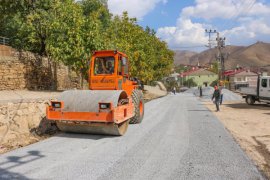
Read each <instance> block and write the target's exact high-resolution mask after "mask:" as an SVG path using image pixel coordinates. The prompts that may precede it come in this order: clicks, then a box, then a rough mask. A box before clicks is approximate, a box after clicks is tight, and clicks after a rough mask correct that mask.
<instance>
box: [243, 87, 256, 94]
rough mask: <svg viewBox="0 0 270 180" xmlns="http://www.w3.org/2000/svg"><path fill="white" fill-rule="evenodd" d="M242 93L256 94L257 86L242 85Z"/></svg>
mask: <svg viewBox="0 0 270 180" xmlns="http://www.w3.org/2000/svg"><path fill="white" fill-rule="evenodd" d="M240 93H241V94H242V95H254V96H255V95H256V94H257V89H256V87H242V88H241V89H240Z"/></svg>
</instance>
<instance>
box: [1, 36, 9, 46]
mask: <svg viewBox="0 0 270 180" xmlns="http://www.w3.org/2000/svg"><path fill="white" fill-rule="evenodd" d="M0 44H1V45H9V38H6V37H2V36H0Z"/></svg>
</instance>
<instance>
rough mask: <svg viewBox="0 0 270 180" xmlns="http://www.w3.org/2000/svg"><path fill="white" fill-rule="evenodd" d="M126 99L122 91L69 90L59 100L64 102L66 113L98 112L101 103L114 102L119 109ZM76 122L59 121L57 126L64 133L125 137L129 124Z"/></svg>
mask: <svg viewBox="0 0 270 180" xmlns="http://www.w3.org/2000/svg"><path fill="white" fill-rule="evenodd" d="M126 98H127V94H126V92H125V91H121V90H115V91H112V90H100V91H98V90H93V91H92V90H69V91H65V92H63V93H62V94H61V95H60V96H59V98H58V100H59V101H62V102H64V108H63V111H64V112H98V111H99V103H100V102H104V103H110V102H112V104H113V106H114V107H117V105H118V102H119V101H121V100H122V99H126ZM75 122H76V123H73V122H63V121H57V122H56V124H57V127H58V128H59V129H60V130H61V131H63V132H73V133H89V134H106V135H123V134H124V133H125V132H126V130H127V127H128V124H129V121H125V122H123V123H121V124H115V123H95V122H88V123H87V122H80V121H75Z"/></svg>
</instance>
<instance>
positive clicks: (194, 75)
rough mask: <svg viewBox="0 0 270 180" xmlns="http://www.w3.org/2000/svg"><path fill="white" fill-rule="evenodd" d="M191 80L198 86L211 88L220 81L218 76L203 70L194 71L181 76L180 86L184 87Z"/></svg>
mask: <svg viewBox="0 0 270 180" xmlns="http://www.w3.org/2000/svg"><path fill="white" fill-rule="evenodd" d="M189 79H192V80H193V81H194V82H195V83H196V84H197V86H209V85H211V84H212V83H213V82H215V81H216V80H217V79H218V75H217V74H216V73H214V72H211V71H208V70H206V69H203V68H197V69H193V70H191V71H188V72H184V73H181V74H180V84H182V85H183V84H184V82H185V81H187V80H189Z"/></svg>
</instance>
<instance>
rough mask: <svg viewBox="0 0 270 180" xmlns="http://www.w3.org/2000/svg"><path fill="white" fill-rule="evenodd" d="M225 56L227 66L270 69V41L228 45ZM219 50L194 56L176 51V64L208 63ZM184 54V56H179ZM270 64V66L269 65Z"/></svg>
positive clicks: (207, 51)
mask: <svg viewBox="0 0 270 180" xmlns="http://www.w3.org/2000/svg"><path fill="white" fill-rule="evenodd" d="M223 52H224V54H225V55H224V56H225V68H226V69H233V68H236V67H237V66H240V67H251V68H254V69H256V68H257V69H258V67H266V69H267V70H270V43H264V42H257V43H255V44H252V45H250V46H247V47H246V46H226V48H225V49H223ZM217 53H218V51H217V49H216V48H213V49H208V50H206V51H203V52H201V53H196V54H194V55H192V56H190V57H189V56H187V55H185V52H184V53H181V52H180V51H177V53H175V56H176V57H175V60H178V61H175V64H190V65H197V64H198V62H199V63H200V65H208V64H209V63H213V62H215V61H216V55H217ZM179 56H182V57H179ZM267 65H269V66H267Z"/></svg>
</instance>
